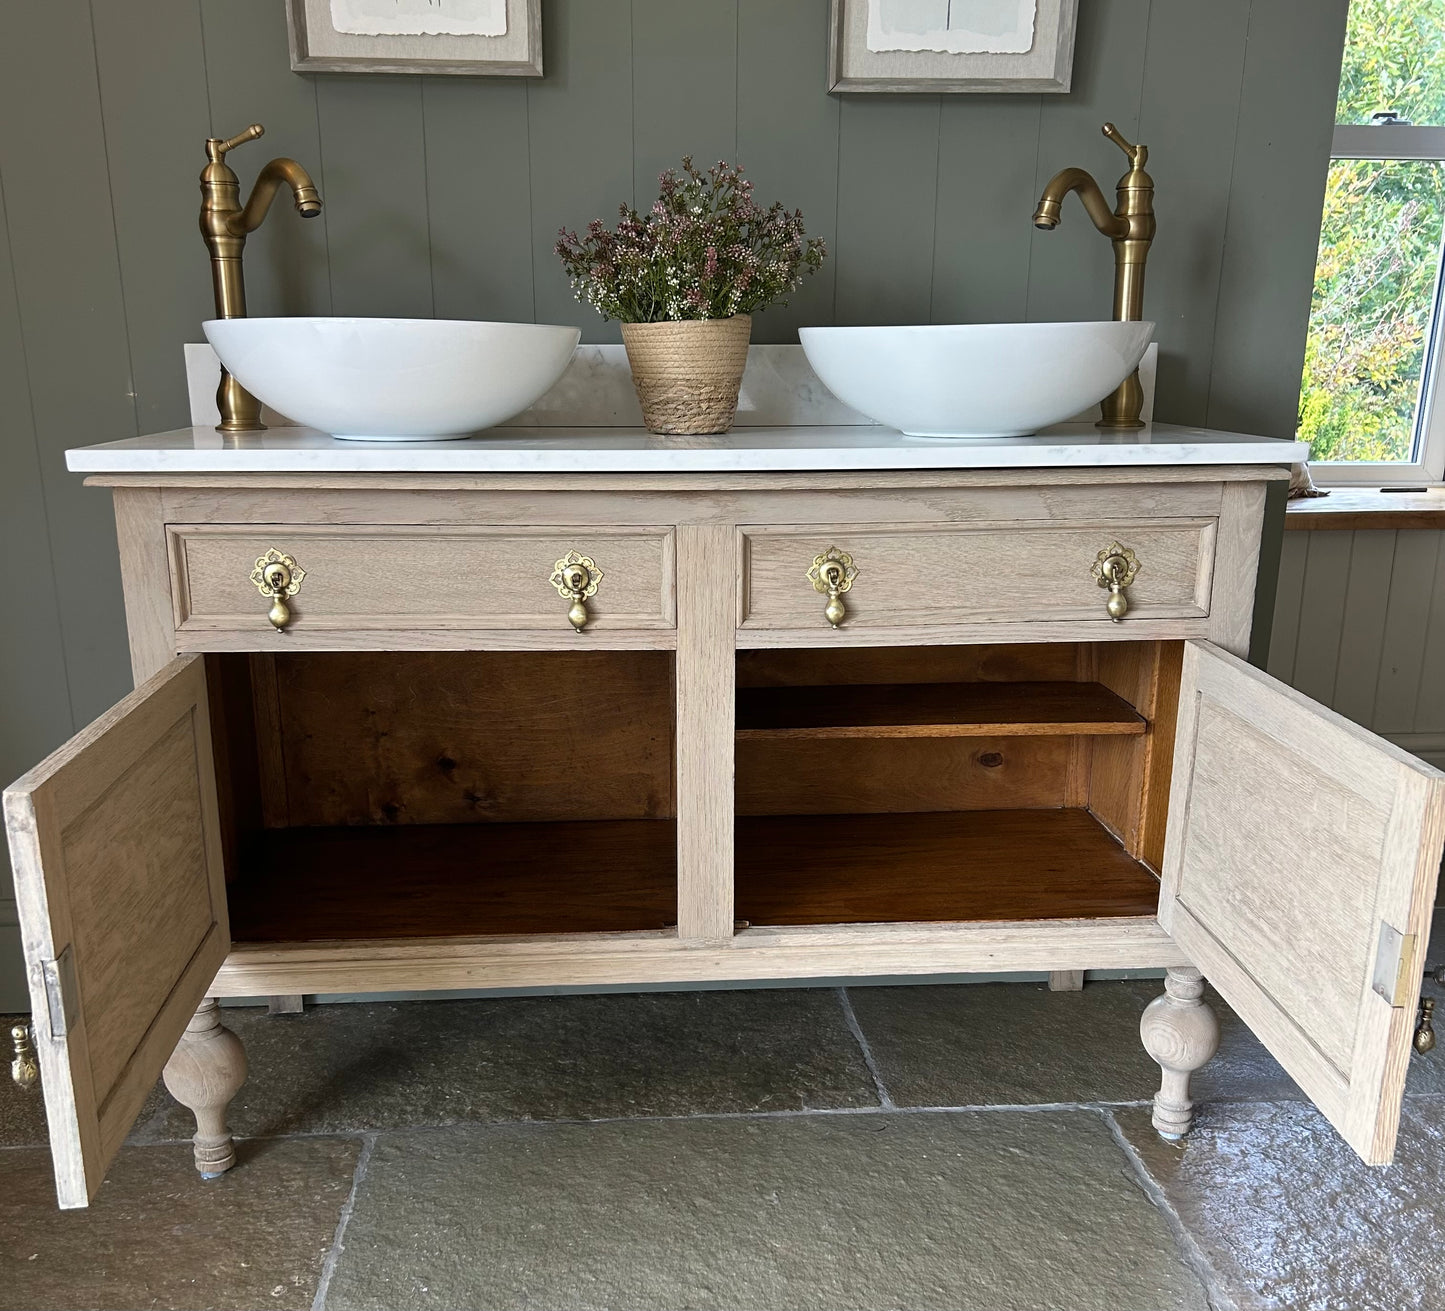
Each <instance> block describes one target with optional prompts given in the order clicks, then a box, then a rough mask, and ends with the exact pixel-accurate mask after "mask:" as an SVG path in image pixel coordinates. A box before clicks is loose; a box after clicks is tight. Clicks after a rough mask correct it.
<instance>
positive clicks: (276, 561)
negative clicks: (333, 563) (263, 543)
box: [251, 546, 306, 632]
mask: <svg viewBox="0 0 1445 1311" xmlns="http://www.w3.org/2000/svg"><path fill="white" fill-rule="evenodd" d="M305 577H306V570H304V569H303V568H302V567H301V566H300V565H299V564H297V563H296V558H295V557H294V556H290V555H283V554H282V553H281V552H280V551H278V550H277V549H276V548H275V547H274V546H273V547H272V548H271V549H270V550H269V551H267V552H266V554H265V555H263V556H261V558H260V559H258V560H257V561H256V567H255V568H254V569H253V570H251V581H252V582H253V583H255V584H256V590H257V591H258V592H260V593H261V595H262V596H268V597H270V598H271V609H270V610H268V611H267V612H266V618H267V619H269V620H270V621H271V626H272V627H273V628H275V629H276V630H277V631H278V632H280V631H284V630H285V628H286V625H287V624H289V623H290V622H291V607H290V606H289V605H287V604H286V600H287V598H288V597H292V596H295V595H296V593H297V592H299V591H300V590H301V580H302V579H303V578H305Z"/></svg>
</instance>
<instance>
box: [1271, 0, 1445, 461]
mask: <svg viewBox="0 0 1445 1311" xmlns="http://www.w3.org/2000/svg"><path fill="white" fill-rule="evenodd" d="M1385 110H1390V111H1394V112H1395V113H1397V114H1399V115H1400V116H1401V117H1402V118H1407V119H1409V120H1410V121H1411V122H1413V123H1415V124H1417V125H1422V126H1440V125H1445V0H1353V3H1352V5H1351V7H1350V22H1349V32H1348V35H1347V37H1346V40H1345V57H1344V66H1343V68H1342V70H1341V75H1340V96H1339V106H1338V109H1337V112H1336V121H1337V122H1339V123H1368V122H1369V121H1370V116H1371V115H1372V114H1374V113H1376V112H1377V111H1385ZM1442 215H1445V165H1442V164H1440V163H1437V162H1435V161H1432V160H1393V161H1391V160H1386V161H1377V160H1337V161H1335V163H1334V164H1333V165H1332V166H1331V168H1330V174H1329V181H1328V183H1327V185H1326V189H1325V207H1324V219H1323V224H1322V226H1321V230H1320V247H1319V259H1318V263H1317V265H1316V268H1315V286H1314V298H1313V301H1312V303H1311V307H1310V327H1309V337H1308V340H1307V342H1306V346H1305V367H1304V377H1303V381H1302V386H1301V391H1300V409H1299V434H1300V436H1301V437H1302V438H1303V439H1305V440H1307V441H1309V442H1311V443H1312V447H1311V453H1312V458H1314V459H1316V460H1408V459H1410V458H1411V456H1412V450H1411V439H1412V436H1413V431H1414V416H1415V405H1416V400H1417V396H1418V392H1419V386H1420V374H1421V371H1422V369H1423V366H1424V359H1425V348H1426V345H1427V339H1428V334H1429V324H1430V313H1431V308H1432V305H1433V301H1434V294H1435V280H1436V276H1437V273H1438V269H1439V259H1440V241H1441V227H1442Z"/></svg>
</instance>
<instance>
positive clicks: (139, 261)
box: [91, 0, 239, 432]
mask: <svg viewBox="0 0 1445 1311" xmlns="http://www.w3.org/2000/svg"><path fill="white" fill-rule="evenodd" d="M91 12H92V14H93V16H94V22H95V56H96V68H97V71H98V73H99V77H100V98H101V112H102V114H103V115H104V120H105V152H106V157H107V160H108V162H109V176H110V195H111V201H112V204H113V205H114V207H115V241H116V246H117V249H118V250H119V253H120V274H121V286H122V288H123V291H124V294H125V317H126V328H127V336H128V339H129V341H130V354H131V369H132V373H133V377H134V379H135V393H136V416H137V423H138V425H139V427H140V431H142V432H159V431H164V430H165V429H167V428H175V427H177V426H178V425H180V424H182V423H186V422H188V418H187V416H188V414H189V406H188V403H187V397H186V377H185V370H184V368H183V367H182V364H181V359H180V356H179V354H178V352H177V351H176V343H177V342H178V341H191V340H195V338H196V325H197V323H198V322H199V321H200V320H201V319H202V318H205V317H206V316H207V314H208V312H209V310H210V307H211V304H212V300H211V279H210V274H209V272H208V270H207V266H206V260H205V247H204V246H203V245H202V244H201V240H200V234H199V233H198V232H197V230H196V211H197V208H198V205H199V196H198V193H197V189H196V175H197V174H198V173H199V172H200V164H198V163H197V162H196V160H197V157H198V156H200V157H201V162H202V163H204V155H203V152H202V149H201V147H202V145H203V142H204V139H205V137H206V135H207V131H208V123H209V121H210V112H209V107H208V105H207V101H206V63H205V58H204V54H203V46H202V41H201V15H200V9H199V7H198V6H197V4H196V0H153V3H152V13H151V16H150V19H149V21H147V22H145V23H137V22H136V21H135V16H134V14H132V13H131V12H130V11H129V8H128V6H125V5H93V6H92V7H91ZM238 162H239V161H238ZM183 250H184V251H189V253H190V255H191V258H190V259H176V258H173V256H174V255H175V254H176V253H178V252H180V251H183Z"/></svg>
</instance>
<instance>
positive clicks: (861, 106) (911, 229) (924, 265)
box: [835, 95, 939, 323]
mask: <svg viewBox="0 0 1445 1311" xmlns="http://www.w3.org/2000/svg"><path fill="white" fill-rule="evenodd" d="M938 101H939V97H938V96H873V95H867V96H850V97H845V98H844V100H843V106H842V109H841V111H840V113H839V119H838V132H839V143H838V240H837V243H836V252H835V253H836V255H837V259H838V268H837V271H836V275H835V276H836V280H837V301H836V305H835V311H836V317H837V321H838V322H839V323H927V322H928V302H929V293H930V291H931V288H932V285H933V219H934V213H935V211H936V209H937V194H936V193H937V178H938V173H937V169H938V119H939V104H938Z"/></svg>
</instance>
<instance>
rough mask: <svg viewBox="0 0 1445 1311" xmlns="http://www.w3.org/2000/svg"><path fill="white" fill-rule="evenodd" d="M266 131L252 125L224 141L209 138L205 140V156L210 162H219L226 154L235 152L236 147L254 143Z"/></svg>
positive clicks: (218, 138) (219, 138)
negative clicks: (231, 151)
mask: <svg viewBox="0 0 1445 1311" xmlns="http://www.w3.org/2000/svg"><path fill="white" fill-rule="evenodd" d="M265 133H266V129H265V128H264V127H262V126H261V125H260V124H259V123H252V124H251V126H250V127H248V128H246V129H245V130H244V131H241V132H237V133H236V135H235V136H233V137H227V138H225V139H224V140H223V139H222V138H221V137H209V138H207V140H206V154H207V155H209V156H210V158H211V160H212V162H219V161H220V160H222V159H224V158H225V156H226V152H227V151H230V150H235V148H236V147H237V146H244V145H245V144H246V142H248V141H254V140H255V139H256V138H257V137H259V136H264V135H265Z"/></svg>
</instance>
